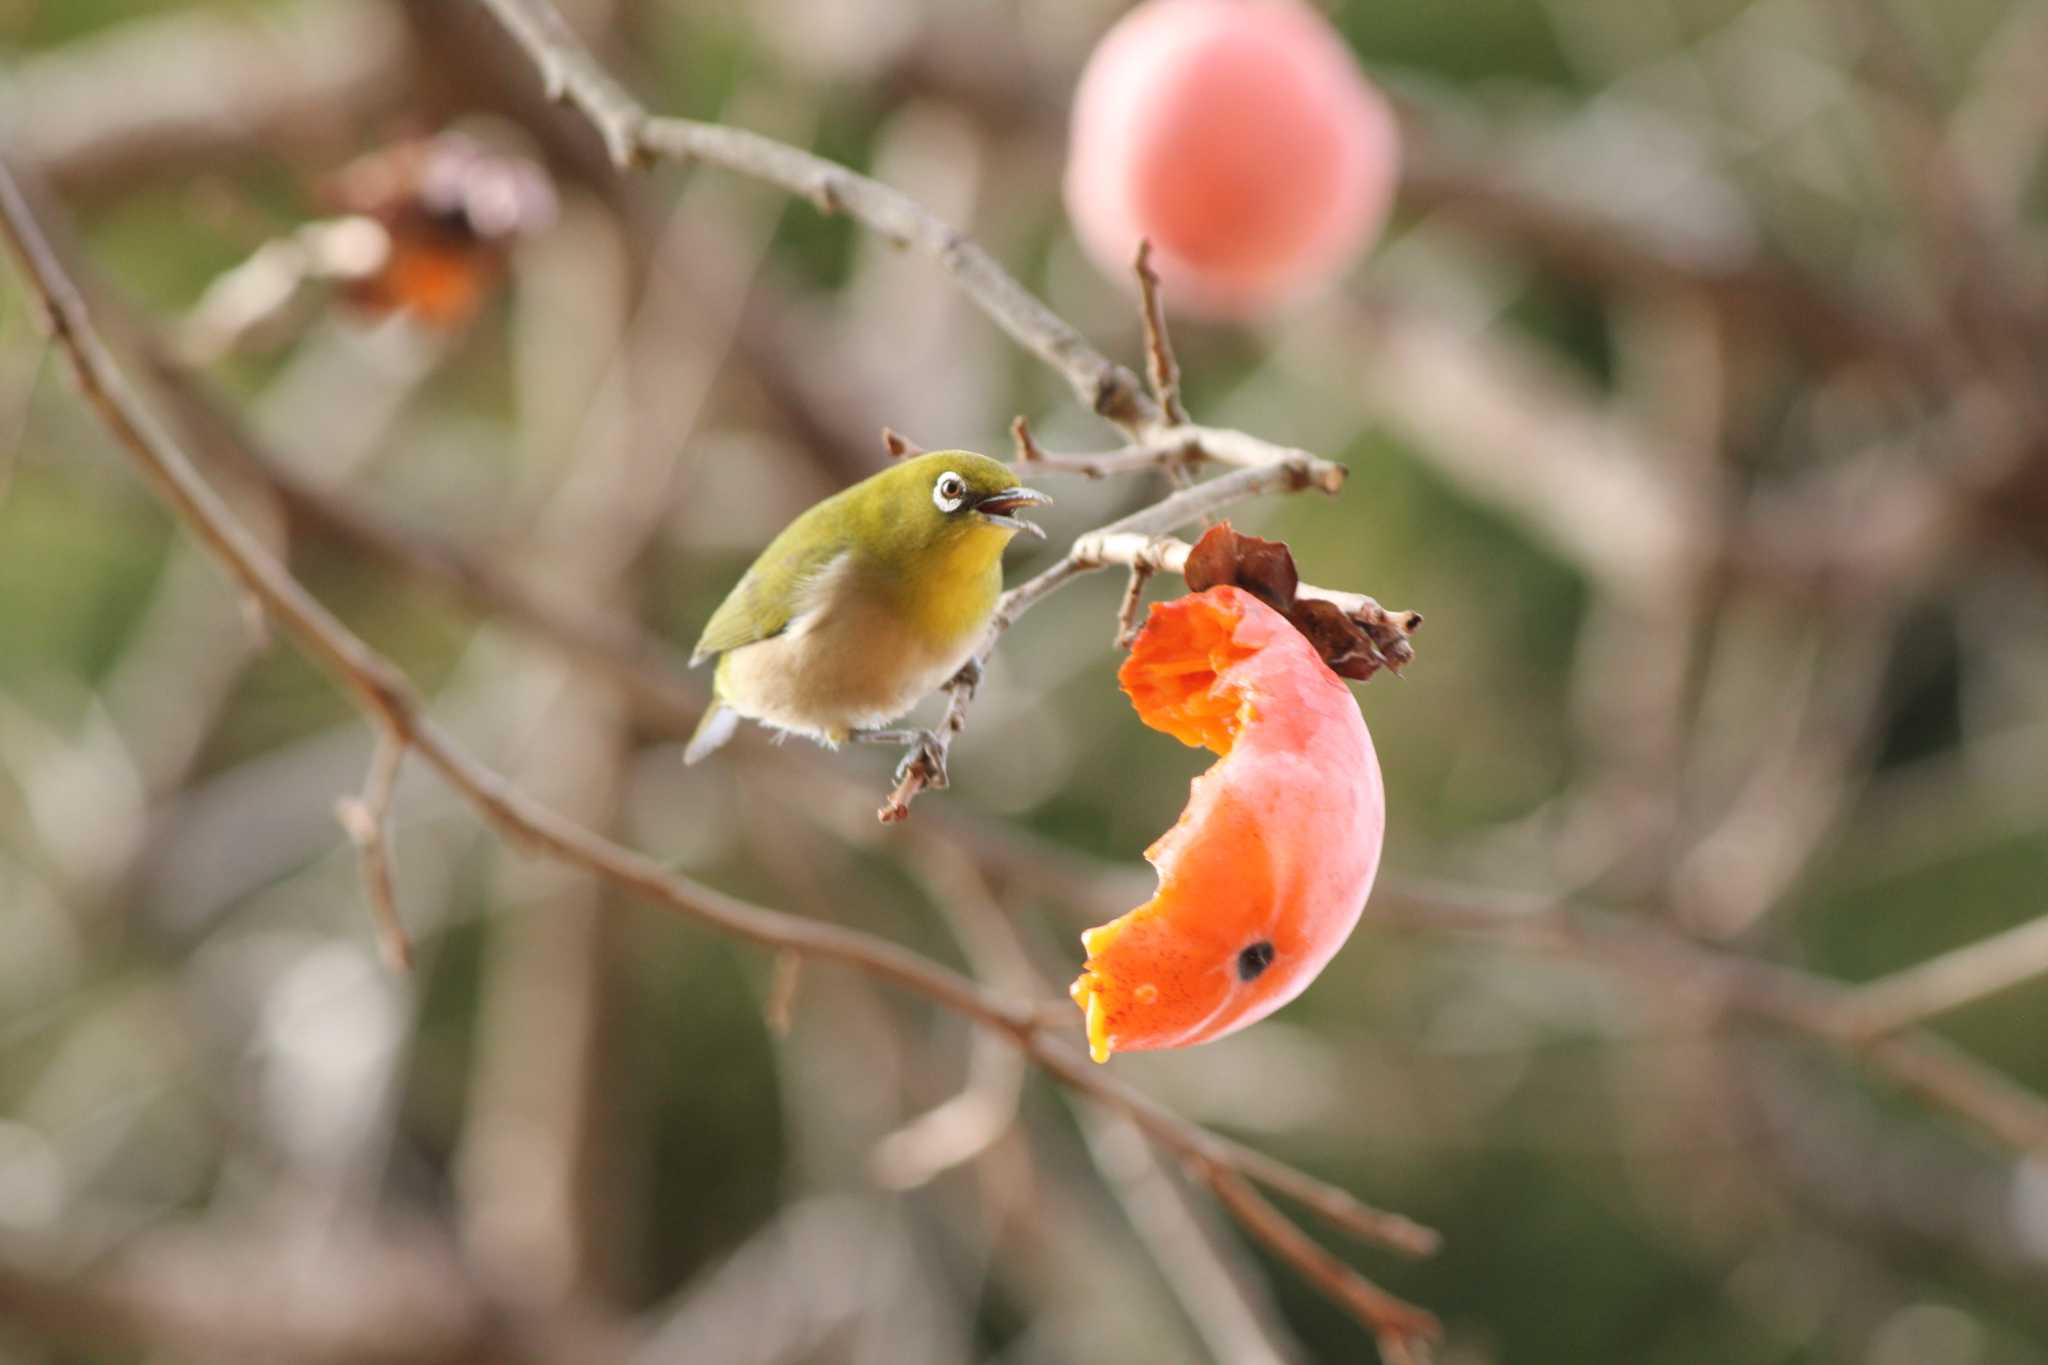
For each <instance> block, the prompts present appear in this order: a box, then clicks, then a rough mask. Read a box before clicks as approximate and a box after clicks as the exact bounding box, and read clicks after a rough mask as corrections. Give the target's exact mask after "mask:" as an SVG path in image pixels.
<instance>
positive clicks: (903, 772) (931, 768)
mask: <svg viewBox="0 0 2048 1365" xmlns="http://www.w3.org/2000/svg"><path fill="white" fill-rule="evenodd" d="M915 743H916V747H914V748H913V749H911V751H910V752H909V753H907V754H905V755H904V756H903V761H902V762H901V763H898V764H897V765H896V780H897V781H898V782H901V781H903V779H904V778H906V777H909V776H910V775H911V774H912V773H913V772H914V773H917V774H919V775H920V776H922V777H923V778H924V785H925V786H927V787H929V788H931V789H932V790H933V791H944V790H945V789H946V785H947V783H946V745H945V741H943V740H941V739H940V738H939V732H938V731H936V730H919V731H917V732H916V739H915Z"/></svg>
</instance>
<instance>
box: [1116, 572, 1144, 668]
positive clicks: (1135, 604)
mask: <svg viewBox="0 0 2048 1365" xmlns="http://www.w3.org/2000/svg"><path fill="white" fill-rule="evenodd" d="M1152 573H1153V570H1152V566H1151V565H1150V564H1147V563H1142V562H1141V563H1137V564H1133V565H1131V577H1130V581H1129V582H1127V583H1125V584H1124V595H1123V600H1122V601H1121V602H1119V603H1117V608H1116V647H1117V648H1118V649H1129V648H1130V647H1131V642H1132V641H1134V640H1136V639H1137V638H1138V609H1139V608H1140V607H1142V606H1144V605H1145V585H1146V584H1147V583H1149V582H1150V581H1151V580H1152Z"/></svg>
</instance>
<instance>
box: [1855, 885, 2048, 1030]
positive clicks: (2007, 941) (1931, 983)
mask: <svg viewBox="0 0 2048 1365" xmlns="http://www.w3.org/2000/svg"><path fill="white" fill-rule="evenodd" d="M2044 974H2048V915H2043V916H2041V917H2039V918H2037V919H2031V920H2028V921H2027V922H2026V923H2025V924H2020V925H2015V926H2014V927H2012V928H2010V929H2007V930H2005V931H2004V932H2003V933H1998V934H1993V935H1991V936H1990V937H1989V938H1980V939H1978V940H1977V941H1976V942H1975V943H1967V944H1964V945H1963V946H1962V947H1960V948H1957V949H1954V950H1953V951H1951V952H1946V953H1943V954H1942V955H1941V956H1940V957H1936V958H1931V959H1929V960H1928V961H1926V962H1919V963H1915V964H1914V965H1913V966H1911V967H1906V968H1903V969H1901V970H1899V971H1896V972H1893V973H1892V974H1891V975H1890V976H1882V977H1879V978H1878V979H1877V980H1875V981H1870V982H1866V983H1865V984H1863V985H1861V986H1857V987H1855V988H1854V989H1853V990H1851V991H1850V992H1849V993H1848V994H1847V995H1846V996H1844V997H1843V998H1842V1000H1841V1001H1840V1003H1839V1004H1837V1005H1836V1007H1835V1008H1836V1009H1837V1011H1838V1012H1839V1013H1840V1014H1841V1016H1842V1018H1843V1019H1844V1020H1845V1021H1846V1026H1847V1028H1848V1030H1849V1031H1850V1032H1851V1033H1853V1034H1855V1035H1857V1036H1858V1037H1861V1038H1866V1039H1869V1040H1871V1041H1873V1042H1874V1041H1876V1040H1877V1039H1879V1038H1887V1037H1890V1036H1891V1035H1893V1034H1896V1033H1900V1032H1903V1031H1904V1030H1906V1029H1909V1028H1911V1027H1913V1026H1914V1025H1915V1024H1919V1023H1922V1022H1924V1021H1925V1020H1928V1019H1932V1018H1934V1017H1935V1016H1936V1015H1938V1014H1948V1013H1950V1012H1952V1011H1955V1010H1959V1009H1961V1008H1963V1007H1964V1006H1965V1005H1970V1004H1974V1003H1976V1002H1977V1001H1979V1000H1985V999H1988V998H1990V997H1991V996H1994V995H1998V994H2000V993H2002V992H2004V991H2009V990H2012V989H2013V988H2014V987H2016V986H2022V985H2025V984H2026V983H2027V982H2029V981H2032V980H2034V979H2035V978H2036V977H2039V976H2042V975H2044Z"/></svg>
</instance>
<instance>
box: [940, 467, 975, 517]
mask: <svg viewBox="0 0 2048 1365" xmlns="http://www.w3.org/2000/svg"><path fill="white" fill-rule="evenodd" d="M966 496H967V480H965V479H963V478H961V477H960V476H959V475H958V474H955V473H954V472H953V471H952V470H950V469H949V470H947V471H946V472H945V473H943V474H941V475H939V477H938V478H937V479H936V480H935V481H933V483H932V506H934V507H936V508H938V509H939V510H940V511H941V512H957V511H959V510H960V502H961V500H962V499H963V498H965V497H966Z"/></svg>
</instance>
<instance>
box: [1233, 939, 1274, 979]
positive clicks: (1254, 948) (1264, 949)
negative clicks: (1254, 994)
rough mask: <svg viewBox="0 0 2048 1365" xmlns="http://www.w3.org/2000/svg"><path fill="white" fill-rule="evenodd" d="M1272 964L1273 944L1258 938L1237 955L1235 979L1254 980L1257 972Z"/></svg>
mask: <svg viewBox="0 0 2048 1365" xmlns="http://www.w3.org/2000/svg"><path fill="white" fill-rule="evenodd" d="M1272 965H1273V945H1272V944H1271V943H1268V942H1267V941H1266V940H1265V939H1260V940H1259V941H1258V942H1257V943H1254V944H1252V945H1251V946H1250V947H1248V948H1246V949H1245V950H1244V951H1243V952H1241V953H1239V954H1238V955H1237V979H1238V980H1240V981H1255V980H1257V979H1258V976H1259V973H1261V972H1263V971H1265V970H1266V968H1268V967H1270V966H1272Z"/></svg>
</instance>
